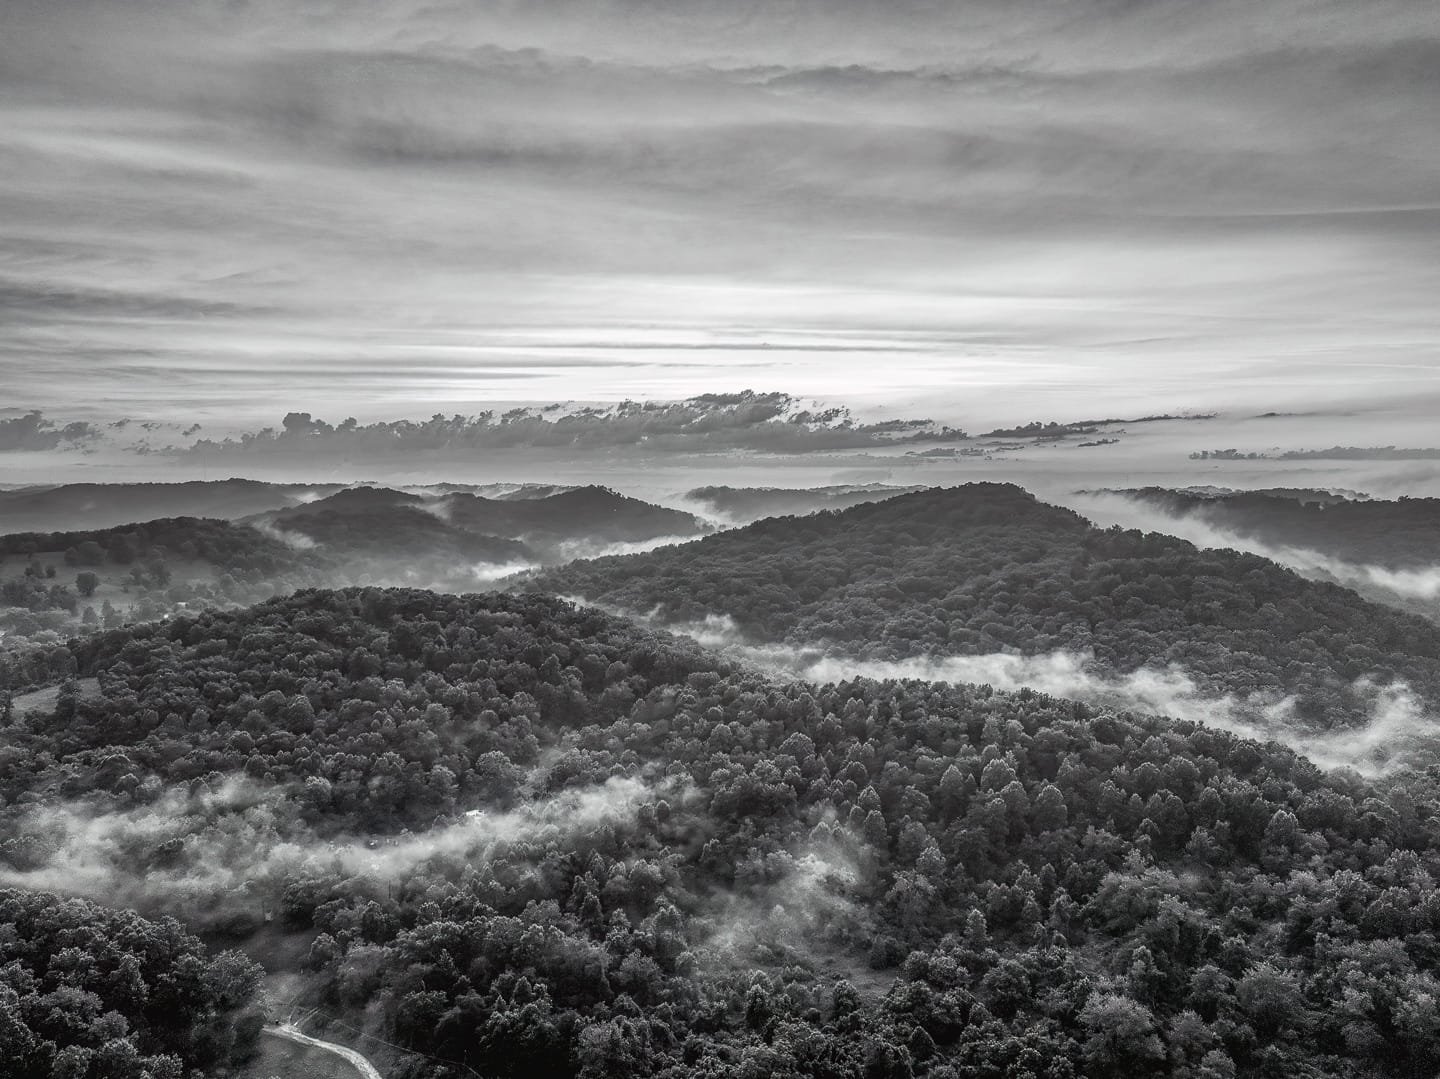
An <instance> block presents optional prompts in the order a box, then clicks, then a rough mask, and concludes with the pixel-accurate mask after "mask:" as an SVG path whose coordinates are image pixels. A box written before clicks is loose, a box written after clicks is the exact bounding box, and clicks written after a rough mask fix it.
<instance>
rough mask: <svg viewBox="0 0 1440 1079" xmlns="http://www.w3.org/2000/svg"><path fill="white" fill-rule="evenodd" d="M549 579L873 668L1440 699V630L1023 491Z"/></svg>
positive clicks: (791, 521)
mask: <svg viewBox="0 0 1440 1079" xmlns="http://www.w3.org/2000/svg"><path fill="white" fill-rule="evenodd" d="M536 583H538V584H540V585H542V586H543V587H546V588H548V589H552V590H554V591H556V592H558V593H560V594H563V595H573V596H581V597H584V598H586V599H588V600H591V601H594V602H599V603H604V604H606V605H608V606H611V607H616V608H620V609H624V610H629V611H634V612H652V611H654V612H656V614H657V617H659V618H660V619H661V620H662V621H673V622H676V623H686V622H695V621H700V620H702V619H704V618H705V617H706V616H707V615H712V616H713V615H719V616H725V617H728V618H730V619H733V620H734V623H735V624H736V626H737V627H738V628H739V630H740V631H741V632H742V633H743V634H744V635H745V636H746V637H747V638H749V639H751V640H753V641H757V642H766V641H780V642H785V643H787V644H790V645H795V646H815V647H820V648H830V649H833V650H835V651H837V652H840V653H843V654H847V655H853V656H863V657H868V658H873V659H902V658H906V657H926V656H943V655H978V654H989V653H1017V654H1020V655H1045V654H1049V653H1054V652H1066V653H1075V654H1087V655H1093V656H1094V662H1095V663H1096V664H1097V665H1098V666H1099V668H1100V669H1101V670H1102V671H1114V672H1121V673H1124V672H1131V671H1135V670H1138V669H1141V668H1144V667H1146V666H1147V665H1158V666H1160V667H1164V666H1166V665H1170V664H1174V665H1177V666H1178V667H1180V668H1182V669H1183V670H1184V671H1186V672H1187V673H1188V674H1189V675H1190V676H1193V677H1194V678H1195V679H1196V680H1197V682H1199V683H1200V684H1201V685H1202V686H1203V687H1204V688H1206V689H1208V690H1209V691H1211V692H1213V693H1215V694H1216V695H1221V694H1234V695H1239V696H1245V695H1251V694H1259V695H1265V694H1271V695H1273V696H1279V695H1291V696H1293V697H1294V700H1295V709H1296V713H1297V715H1298V717H1299V718H1300V719H1301V721H1303V722H1304V723H1306V724H1308V725H1310V726H1312V727H1314V728H1317V729H1324V728H1329V727H1334V726H1343V725H1347V724H1354V723H1360V722H1363V721H1364V719H1365V717H1366V716H1367V714H1368V709H1369V699H1368V696H1367V689H1366V687H1367V686H1369V685H1373V684H1376V683H1379V684H1385V683H1388V682H1391V681H1394V680H1397V679H1398V680H1402V681H1404V682H1405V683H1407V684H1408V685H1409V686H1410V687H1411V688H1413V689H1414V690H1415V691H1416V692H1417V693H1418V694H1420V695H1421V696H1422V697H1423V698H1424V699H1425V700H1426V701H1428V702H1436V701H1440V627H1437V626H1436V625H1435V624H1434V623H1432V622H1428V621H1426V620H1424V619H1421V618H1419V617H1416V616H1413V615H1406V614H1403V613H1401V612H1398V611H1395V610H1392V609H1389V608H1387V607H1382V606H1380V605H1378V604H1374V603H1370V602H1367V601H1365V600H1362V599H1360V598H1359V597H1358V596H1356V595H1355V593H1353V592H1351V591H1350V590H1348V589H1345V588H1342V587H1339V586H1337V585H1332V584H1326V583H1321V582H1315V581H1309V580H1306V579H1305V578H1303V577H1301V576H1299V575H1298V574H1296V573H1293V572H1291V571H1289V570H1286V569H1283V568H1281V567H1280V566H1278V565H1276V564H1275V563H1274V562H1271V561H1269V560H1268V559H1265V558H1261V557H1259V556H1256V555H1248V554H1241V553H1239V552H1236V551H1228V550H1205V549H1200V548H1197V547H1195V546H1194V545H1193V544H1190V543H1187V542H1185V541H1184V540H1179V539H1175V538H1174V537H1171V536H1165V535H1160V534H1157V533H1141V532H1137V531H1124V530H1121V529H1104V530H1102V529H1098V528H1095V527H1093V526H1091V525H1090V524H1089V522H1087V521H1086V520H1085V519H1084V518H1083V517H1081V516H1080V515H1079V514H1076V513H1074V512H1072V511H1070V510H1067V509H1062V508H1060V507H1057V506H1051V505H1046V504H1045V503H1042V502H1040V501H1038V500H1037V499H1036V498H1035V497H1034V496H1033V495H1031V494H1029V493H1028V492H1026V491H1023V490H1022V489H1020V488H1018V487H1014V486H1011V485H1008V484H969V485H966V486H964V487H957V488H952V489H948V490H938V489H937V490H927V491H921V492H917V493H913V494H907V495H902V496H899V497H896V498H893V499H890V500H887V501H884V502H876V503H869V504H865V505H860V506H855V507H853V508H851V509H847V510H845V511H843V512H840V513H831V512H824V513H818V514H814V515H811V516H808V517H799V518H794V517H780V518H771V519H767V520H763V521H759V522H756V523H755V524H752V525H749V526H747V527H745V528H741V529H736V530H734V531H730V532H725V533H721V534H719V535H716V536H710V537H706V538H704V539H702V540H700V541H699V542H696V543H690V544H685V545H681V546H676V547H669V548H663V549H660V550H656V551H651V552H647V553H644V554H637V555H630V556H616V557H611V558H604V559H597V560H593V561H588V562H576V563H571V564H569V565H566V566H561V567H558V568H555V569H553V570H549V571H546V572H545V573H543V574H542V575H540V576H539V577H538V579H537V582H536Z"/></svg>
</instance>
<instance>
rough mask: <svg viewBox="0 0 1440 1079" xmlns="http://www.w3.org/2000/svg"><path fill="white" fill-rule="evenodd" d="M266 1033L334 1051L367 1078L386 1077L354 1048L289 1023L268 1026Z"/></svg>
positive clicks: (383, 1078) (379, 1078) (328, 1051)
mask: <svg viewBox="0 0 1440 1079" xmlns="http://www.w3.org/2000/svg"><path fill="white" fill-rule="evenodd" d="M265 1033H266V1034H269V1035H271V1036H272V1037H275V1038H284V1039H285V1040H286V1041H290V1042H298V1043H299V1044H301V1045H309V1046H311V1047H313V1048H315V1049H323V1050H325V1052H327V1053H334V1054H335V1055H336V1056H337V1057H341V1058H342V1059H344V1060H346V1061H347V1062H349V1063H350V1064H351V1065H353V1066H354V1068H355V1070H356V1071H358V1072H359V1073H360V1074H361V1075H362V1076H364V1077H365V1079H385V1077H384V1076H383V1075H381V1074H380V1073H379V1072H378V1071H377V1070H376V1069H375V1065H374V1064H371V1063H370V1061H368V1060H366V1059H365V1057H364V1056H363V1055H362V1054H360V1053H357V1052H356V1051H355V1050H354V1049H350V1048H347V1047H346V1046H343V1045H336V1044H335V1043H334V1042H327V1041H323V1040H321V1039H320V1038H312V1037H310V1035H308V1034H301V1033H300V1032H299V1031H298V1030H296V1029H295V1027H293V1026H292V1025H291V1024H289V1023H281V1024H280V1025H279V1026H274V1027H266V1028H265Z"/></svg>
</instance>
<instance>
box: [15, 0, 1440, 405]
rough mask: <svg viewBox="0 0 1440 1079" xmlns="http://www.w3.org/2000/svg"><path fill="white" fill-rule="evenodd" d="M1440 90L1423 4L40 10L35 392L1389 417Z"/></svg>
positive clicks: (30, 325) (1411, 326)
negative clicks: (1115, 400)
mask: <svg viewBox="0 0 1440 1079" xmlns="http://www.w3.org/2000/svg"><path fill="white" fill-rule="evenodd" d="M1437 60H1440V33H1437V31H1436V27H1435V22H1434V12H1433V5H1431V4H1428V3H1425V2H1422V0H1375V2H1374V3H1369V4H1366V5H1364V7H1363V11H1362V10H1361V9H1360V8H1357V7H1356V6H1355V5H1353V4H1348V3H1341V2H1339V0H1324V2H1321V3H1318V4H1317V3H1313V2H1303V3H1302V2H1301V0H1262V2H1260V3H1253V2H1252V3H1244V4H1241V3H1238V2H1232V0H1220V2H1217V3H1210V4H1205V5H1197V4H1185V3H1179V2H1175V0H1162V2H1157V3H1149V4H1144V5H1134V4H1121V3H1116V2H1114V0H1082V2H1080V3H1072V4H1066V5H1063V6H1057V5H1053V4H1044V3H1040V2H1038V0H1022V2H1019V3H1008V4H996V3H988V2H970V3H962V4H955V5H940V4H935V3H933V2H930V0H900V2H898V3H889V2H887V3H880V2H879V0H847V2H842V3H837V4H826V5H814V4H809V3H800V2H799V0H794V2H783V0H782V2H781V3H767V4H759V3H749V2H742V3H739V4H724V5H718V4H708V3H700V2H698V0H697V2H691V0H680V2H678V3H674V4H666V5H663V6H661V7H657V6H656V5H654V4H650V3H644V4H642V3H640V2H639V0H621V2H619V3H614V4H606V5H600V6H591V5H575V4H571V3H564V2H559V0H550V2H541V3H534V4H526V5H448V4H434V3H428V2H420V0H411V2H402V3H391V4H380V3H377V2H362V3H358V4H346V5H335V4H331V3H324V2H320V0H314V2H307V3H289V2H287V3H280V2H279V0H255V2H251V3H246V4H229V3H220V2H219V0H201V2H199V3H195V4H186V5H178V6H177V5H173V4H164V3H160V2H159V0H137V2H134V3H127V4H125V5H119V6H117V5H113V4H104V3H99V2H95V0H62V2H59V3H56V2H54V0H43V2H42V0H11V2H10V3H8V4H6V5H5V11H4V13H3V14H0V100H3V104H0V121H3V122H0V131H3V135H0V176H3V181H4V182H3V185H0V220H3V221H4V222H5V224H4V226H3V230H0V236H3V249H4V251H5V255H4V256H3V257H0V280H3V281H4V282H5V284H4V295H3V297H0V300H3V302H4V304H5V313H6V318H7V328H8V329H9V330H10V332H9V333H8V334H7V335H6V341H5V342H4V344H3V345H0V371H3V372H4V373H5V375H6V379H5V382H6V385H7V390H9V391H10V392H11V393H12V394H13V395H15V399H16V400H17V401H18V402H19V403H22V404H26V405H30V404H34V405H36V406H45V405H50V406H52V407H58V406H61V405H64V404H65V403H66V397H67V395H70V399H71V400H74V399H76V396H77V395H78V393H79V392H80V391H79V390H78V388H76V387H77V386H78V383H80V382H81V381H82V380H83V381H84V383H85V385H86V389H85V393H87V394H89V395H90V396H94V395H96V394H100V395H109V394H114V393H115V392H116V391H124V390H126V389H127V388H129V387H132V386H133V385H134V384H135V382H136V380H141V381H143V380H144V379H145V378H147V377H148V376H147V372H154V373H155V374H154V376H153V379H152V380H151V381H150V382H148V383H147V384H146V386H145V389H144V391H143V393H142V394H141V395H140V396H141V397H142V398H143V399H144V400H146V401H153V402H155V404H154V406H153V407H155V408H157V409H159V408H161V407H163V406H164V405H165V404H166V403H167V402H170V401H176V400H184V401H185V402H186V403H187V406H188V405H190V404H193V403H195V402H200V403H202V404H206V405H208V407H209V409H210V410H211V414H213V415H221V414H234V413H235V411H236V410H237V409H238V410H240V411H242V412H246V413H248V414H249V415H251V416H262V415H269V414H272V413H273V412H274V411H275V409H276V406H277V403H278V402H279V401H280V400H284V401H285V402H286V403H292V404H299V405H302V406H305V407H312V408H316V407H319V406H320V405H321V404H322V403H325V402H337V406H336V407H339V408H341V409H342V410H344V411H356V412H361V413H363V412H364V411H365V405H366V404H367V403H369V402H375V401H379V400H382V399H383V400H385V401H387V403H389V404H390V407H391V408H392V410H393V408H394V402H397V401H400V402H406V403H408V404H409V405H411V406H412V407H414V408H416V409H418V410H423V409H424V408H425V407H427V406H428V405H429V404H431V403H432V402H434V401H437V400H450V401H482V400H485V399H488V398H500V399H511V400H517V399H526V400H536V399H547V398H559V397H567V398H568V397H582V398H591V399H597V398H612V399H613V398H615V397H622V396H647V395H655V396H671V397H675V396H685V395H686V394H688V393H691V392H694V391H695V390H696V389H697V388H710V387H713V386H714V385H715V380H716V376H717V373H719V374H722V375H723V373H724V371H725V369H726V368H728V367H731V366H735V365H740V364H748V363H754V362H756V351H757V346H758V345H760V344H762V343H768V344H770V345H771V346H782V345H785V344H788V345H789V346H790V347H789V348H788V350H787V349H784V348H776V349H775V351H772V352H771V353H769V354H768V355H766V356H764V357H763V358H762V359H761V360H760V363H759V366H758V367H757V368H755V369H754V371H753V372H751V371H748V370H747V372H746V376H745V377H744V378H741V379H737V380H730V379H728V378H727V379H726V384H727V385H734V384H746V385H755V386H757V387H758V388H762V389H786V390H790V391H793V392H800V393H804V394H816V395H825V396H832V397H833V396H835V395H836V394H837V392H839V393H841V394H843V392H844V391H845V390H847V389H848V388H850V387H852V386H853V385H854V383H855V381H856V379H857V378H858V377H859V376H861V375H862V374H863V373H865V372H868V371H872V370H874V368H875V365H876V364H877V363H880V364H884V365H885V367H886V370H887V371H889V372H891V373H892V375H893V378H892V382H893V383H894V390H893V392H896V393H904V392H912V393H915V392H924V391H927V390H930V391H933V390H934V389H936V388H937V387H945V388H950V387H957V386H963V387H964V388H965V392H967V393H971V394H981V395H983V394H987V393H988V394H998V393H1012V392H1014V391H1015V390H1016V388H1017V387H1020V388H1024V389H1025V390H1026V391H1027V392H1031V393H1049V394H1053V395H1056V396H1060V395H1064V394H1067V393H1068V394H1071V395H1073V394H1074V393H1076V392H1081V393H1088V394H1092V395H1096V396H1098V395H1100V394H1101V393H1103V387H1104V386H1105V385H1107V384H1108V385H1113V384H1114V383H1115V382H1116V381H1132V382H1133V381H1140V382H1143V381H1144V380H1146V379H1147V378H1151V377H1153V373H1154V370H1155V365H1156V363H1157V361H1159V360H1161V359H1164V360H1168V361H1169V362H1172V363H1181V364H1185V365H1187V367H1188V370H1189V373H1190V376H1191V378H1192V380H1193V383H1194V393H1195V395H1196V397H1197V398H1198V399H1199V400H1197V401H1196V402H1195V403H1197V404H1215V403H1224V402H1223V400H1221V399H1223V398H1224V397H1226V396H1227V395H1228V394H1232V393H1236V392H1244V389H1243V387H1244V385H1245V383H1246V380H1247V379H1248V378H1250V377H1251V374H1252V372H1253V371H1254V370H1255V369H1256V368H1261V369H1264V370H1267V371H1282V372H1285V373H1286V374H1287V375H1288V377H1289V378H1290V379H1291V381H1292V383H1293V384H1295V385H1297V386H1298V387H1299V388H1300V389H1301V390H1302V391H1303V390H1304V389H1305V387H1306V386H1307V385H1309V384H1310V383H1313V382H1316V381H1319V382H1323V383H1325V385H1324V386H1323V387H1322V388H1321V389H1320V390H1319V391H1317V392H1320V393H1322V394H1323V393H1329V394H1331V395H1339V394H1342V393H1346V392H1349V393H1354V392H1355V391H1357V390H1370V389H1376V390H1380V389H1383V388H1385V387H1390V388H1392V389H1393V387H1394V385H1395V380H1396V379H1399V378H1410V379H1413V378H1414V377H1415V373H1414V371H1415V369H1416V368H1418V370H1419V371H1420V372H1421V374H1422V375H1426V376H1433V374H1434V366H1433V365H1434V353H1433V336H1434V330H1435V324H1434V313H1433V303H1432V302H1431V301H1430V297H1432V296H1433V295H1434V294H1435V292H1436V291H1437V289H1440V268H1437V265H1436V263H1435V260H1434V258H1433V247H1434V241H1435V238H1436V233H1437V231H1440V193H1437V191H1436V189H1435V186H1434V183H1433V177H1434V175H1435V174H1436V171H1437V166H1440V132H1437V129H1436V127H1435V125H1434V123H1433V105H1434V100H1435V91H1436V84H1435V77H1434V72H1435V71H1436V70H1437V67H1440V64H1437ZM917 332H918V333H919V334H920V335H921V339H920V340H918V341H917V338H916V336H915V335H916V334H917ZM839 334H849V335H861V336H863V338H864V343H863V345H862V344H859V343H856V342H854V341H850V342H848V343H847V341H846V340H844V339H842V338H841V337H838V336H835V335H839ZM636 345H644V346H645V347H635V346H636ZM442 347H443V348H444V349H446V350H448V352H447V354H446V357H445V362H444V363H443V364H440V365H438V366H437V365H436V363H435V362H434V361H435V350H436V349H439V348H442ZM697 355H698V356H700V357H701V360H700V362H699V364H698V365H697V363H696V356H697ZM1381 362H1383V363H1386V364H1395V363H1402V364H1411V365H1415V367H1412V368H1411V372H1410V373H1409V374H1401V373H1398V372H1397V370H1396V369H1393V368H1389V367H1386V368H1381V367H1379V366H1374V365H1375V364H1378V363H1381ZM1351 365H1358V366H1351ZM249 372H254V373H256V375H257V377H255V378H247V377H245V376H246V373H249ZM976 372H983V377H977V374H976ZM166 379H168V380H169V383H168V386H167V385H165V380H166ZM1237 384H1238V385H1239V386H1240V387H1241V388H1240V389H1239V390H1236V389H1234V388H1233V387H1235V386H1236V385H1237ZM130 392H131V393H132V394H133V392H134V391H133V390H131V391H130ZM1167 393H1168V388H1167Z"/></svg>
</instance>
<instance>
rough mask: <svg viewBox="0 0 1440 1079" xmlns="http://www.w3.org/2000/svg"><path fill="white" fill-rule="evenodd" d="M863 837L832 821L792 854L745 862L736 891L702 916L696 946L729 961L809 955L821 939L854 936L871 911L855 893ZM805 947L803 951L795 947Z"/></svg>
mask: <svg viewBox="0 0 1440 1079" xmlns="http://www.w3.org/2000/svg"><path fill="white" fill-rule="evenodd" d="M863 847H864V843H863V841H861V840H860V839H858V838H857V837H855V836H853V835H852V834H851V833H850V832H849V831H848V830H845V829H841V828H834V827H833V826H831V825H829V824H828V823H827V824H825V825H822V826H821V827H820V828H818V829H817V830H816V832H815V833H814V834H812V835H811V837H810V840H809V842H807V843H805V844H804V845H803V846H802V847H800V848H799V849H798V850H796V851H794V852H787V851H781V852H777V853H772V854H770V855H767V856H765V857H764V858H757V859H755V860H753V861H751V862H746V863H742V864H741V865H740V866H738V867H737V871H736V890H735V891H734V892H731V893H727V894H726V895H724V896H723V897H722V898H721V900H720V901H719V903H718V906H717V907H716V909H715V910H714V912H713V913H711V914H710V915H708V916H707V917H706V918H705V919H704V920H705V922H706V929H707V932H706V935H705V937H704V941H703V943H701V944H699V945H698V947H699V949H700V950H701V951H702V952H708V953H710V954H712V955H715V956H717V957H719V958H721V959H724V960H728V961H730V962H744V961H745V960H751V959H761V960H764V961H766V962H777V961H782V962H783V961H787V960H788V961H793V960H794V959H796V958H804V959H808V958H810V957H811V955H810V949H811V948H813V946H814V945H815V944H816V943H819V942H823V941H830V942H834V943H839V942H853V941H854V940H855V939H856V938H859V937H862V936H863V935H864V934H863V932H862V928H863V926H864V925H865V924H866V923H867V922H868V916H867V914H866V912H865V910H864V909H863V907H861V906H860V905H859V904H857V903H856V902H855V901H854V900H853V899H852V898H851V894H852V893H853V892H854V889H855V887H856V886H857V885H858V884H859V882H860V880H861V878H862V876H863V875H864V873H865V868H864V867H863V865H862V864H861V863H862V859H863V853H862V848H863ZM799 948H804V949H805V951H804V953H801V954H797V952H796V950H797V949H799Z"/></svg>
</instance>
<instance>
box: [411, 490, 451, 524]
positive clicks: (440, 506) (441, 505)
mask: <svg viewBox="0 0 1440 1079" xmlns="http://www.w3.org/2000/svg"><path fill="white" fill-rule="evenodd" d="M410 505H411V507H412V508H414V509H417V510H419V511H420V512H421V513H428V514H430V516H432V517H436V518H438V519H439V520H442V521H444V522H445V523H446V524H447V525H448V524H449V523H450V517H451V512H452V511H453V509H454V507H453V506H452V505H451V503H450V500H449V499H448V498H444V497H436V496H435V495H434V494H429V495H422V496H421V498H420V501H419V502H412V503H410Z"/></svg>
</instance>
